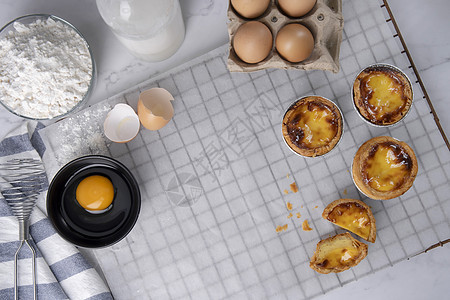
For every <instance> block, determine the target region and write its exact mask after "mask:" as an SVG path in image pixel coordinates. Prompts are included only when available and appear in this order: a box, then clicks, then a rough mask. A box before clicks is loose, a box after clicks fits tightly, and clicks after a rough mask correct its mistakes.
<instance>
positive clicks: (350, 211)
mask: <svg viewBox="0 0 450 300" xmlns="http://www.w3.org/2000/svg"><path fill="white" fill-rule="evenodd" d="M327 220H328V221H330V222H333V223H335V224H336V225H339V226H340V227H342V228H344V229H347V230H349V231H351V232H353V233H355V234H357V235H359V236H360V237H362V238H363V239H366V240H367V239H368V238H369V234H370V219H369V215H368V214H367V210H366V209H365V208H364V207H362V206H361V205H359V204H357V203H342V204H339V205H337V206H336V207H335V208H334V209H333V210H332V211H331V213H330V214H329V215H328V216H327Z"/></svg>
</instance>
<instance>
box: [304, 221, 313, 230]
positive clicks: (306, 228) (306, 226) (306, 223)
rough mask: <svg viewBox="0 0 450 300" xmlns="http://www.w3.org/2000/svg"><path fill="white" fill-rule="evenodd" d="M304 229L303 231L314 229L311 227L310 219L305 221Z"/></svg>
mask: <svg viewBox="0 0 450 300" xmlns="http://www.w3.org/2000/svg"><path fill="white" fill-rule="evenodd" d="M302 229H303V231H311V230H312V228H311V227H309V224H308V220H305V221H303V223H302Z"/></svg>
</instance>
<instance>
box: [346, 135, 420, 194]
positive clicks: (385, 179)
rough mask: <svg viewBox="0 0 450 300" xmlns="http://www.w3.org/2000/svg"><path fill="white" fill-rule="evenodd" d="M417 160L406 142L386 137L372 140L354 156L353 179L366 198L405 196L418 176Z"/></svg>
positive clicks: (363, 145)
mask: <svg viewBox="0 0 450 300" xmlns="http://www.w3.org/2000/svg"><path fill="white" fill-rule="evenodd" d="M417 171H418V165H417V158H416V155H415V154H414V151H413V149H412V148H411V147H410V146H409V145H408V144H407V143H405V142H402V141H399V140H397V139H394V138H392V137H389V136H379V137H375V138H372V139H370V140H368V141H367V142H365V143H364V144H362V146H361V147H359V149H358V151H357V152H356V154H355V157H354V159H353V165H352V177H353V181H354V183H355V185H356V187H357V188H358V189H359V190H360V191H361V192H362V193H363V194H365V195H366V196H367V197H370V198H372V199H376V200H388V199H392V198H395V197H398V196H400V195H403V194H404V193H406V191H408V190H409V188H411V186H412V185H413V183H414V179H415V178H416V176H417Z"/></svg>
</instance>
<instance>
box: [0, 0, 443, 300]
mask: <svg viewBox="0 0 450 300" xmlns="http://www.w3.org/2000/svg"><path fill="white" fill-rule="evenodd" d="M180 3H181V7H182V11H183V16H184V19H185V24H186V38H185V41H184V43H183V45H182V47H181V48H180V49H179V51H178V52H177V53H176V54H175V55H174V56H172V57H171V58H169V59H167V60H165V61H163V62H159V63H146V62H142V61H139V60H137V59H135V58H134V57H133V56H131V55H130V54H129V53H128V52H127V50H126V49H125V48H124V46H122V45H121V44H120V43H119V41H118V40H117V39H116V38H115V37H114V36H113V34H112V33H111V31H110V30H109V29H108V27H107V26H106V25H105V24H104V23H103V21H102V19H101V17H100V15H99V14H98V11H97V8H96V5H95V1H93V0H79V1H70V0H21V1H15V0H3V1H1V3H0V24H6V23H7V22H9V21H10V20H12V19H14V18H16V17H18V16H21V15H25V14H31V13H49V14H55V15H57V16H60V17H62V18H64V19H66V20H68V21H69V22H71V23H72V24H74V25H75V26H76V27H77V28H78V29H79V30H80V31H81V32H82V33H83V34H84V35H85V37H86V39H87V40H88V42H89V44H90V45H91V47H92V50H93V53H94V57H95V58H96V64H97V70H98V73H97V75H98V76H97V84H96V87H95V89H94V91H93V94H92V96H91V98H90V100H89V104H93V103H96V102H98V101H101V100H103V99H105V98H107V97H108V96H111V95H114V94H116V93H118V92H121V91H123V90H125V89H127V88H129V87H131V86H134V85H136V84H137V83H140V82H142V81H144V80H146V79H148V78H150V77H152V76H154V75H156V74H158V73H161V72H164V71H166V70H168V69H170V68H172V67H175V66H178V65H180V64H182V63H183V62H186V61H188V60H190V59H192V58H194V57H197V56H199V55H201V54H203V53H206V52H208V51H210V50H212V49H214V48H216V47H218V46H220V45H223V44H225V43H226V42H227V40H228V34H227V27H226V22H227V17H226V9H227V3H228V2H227V1H221V0H191V1H183V0H181V1H180ZM390 6H391V8H392V10H393V12H394V15H395V17H396V19H397V22H398V25H399V27H400V29H401V31H402V33H403V35H404V38H405V40H406V42H407V45H408V47H409V50H410V52H411V54H412V57H413V59H414V61H415V63H416V66H417V68H418V70H419V72H420V75H421V77H422V80H423V81H424V83H425V86H426V88H427V91H428V93H429V96H430V98H431V100H432V102H433V104H434V107H435V109H436V111H437V112H438V117H439V119H440V122H441V124H442V127H443V129H444V131H445V132H446V134H447V136H450V106H448V105H446V102H448V99H447V94H448V78H450V35H448V32H447V31H448V29H449V28H450V19H449V18H448V16H447V12H448V11H450V2H449V1H446V0H435V1H432V2H424V1H420V0H391V1H390ZM21 122H23V120H22V119H20V118H19V117H16V116H14V115H12V114H10V113H8V112H7V111H6V110H5V109H4V108H0V124H2V126H1V127H0V139H1V138H2V137H3V136H4V135H5V134H6V133H7V132H8V131H9V130H11V129H12V128H15V127H16V126H17V125H18V124H19V123H21ZM449 250H450V245H448V244H447V245H446V246H444V247H439V248H437V249H435V250H432V251H431V252H430V253H427V254H422V255H419V256H417V257H414V258H412V259H410V260H408V261H404V262H402V263H399V264H397V265H395V266H393V267H391V268H387V269H384V270H381V271H379V272H377V273H375V274H372V275H370V276H367V277H365V278H363V279H361V280H358V281H357V282H353V283H350V284H348V285H346V286H344V287H342V288H340V289H337V290H334V291H331V292H330V293H328V294H326V295H324V296H323V297H321V299H334V298H338V299H341V298H342V299H343V298H344V297H345V299H361V298H362V297H363V298H365V299H380V298H381V297H383V298H387V299H406V298H407V299H433V298H438V299H439V298H442V295H446V294H448V293H449V292H450V285H449V284H448V283H449V282H450V272H448V270H449V268H450V251H449Z"/></svg>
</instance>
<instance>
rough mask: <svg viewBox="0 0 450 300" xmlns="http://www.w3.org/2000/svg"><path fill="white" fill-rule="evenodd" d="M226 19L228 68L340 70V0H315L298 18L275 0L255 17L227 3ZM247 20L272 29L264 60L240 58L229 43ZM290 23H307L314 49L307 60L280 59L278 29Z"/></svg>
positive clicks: (244, 69)
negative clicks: (247, 61)
mask: <svg viewBox="0 0 450 300" xmlns="http://www.w3.org/2000/svg"><path fill="white" fill-rule="evenodd" d="M228 19H229V22H228V34H229V38H230V45H229V56H228V64H227V67H228V70H229V71H230V72H253V71H258V70H263V69H268V68H279V69H300V70H327V71H331V72H333V73H337V72H339V50H340V46H341V42H342V30H343V28H344V18H343V16H342V0H328V1H327V0H317V2H316V4H315V5H314V7H313V9H312V10H311V11H310V12H309V13H308V14H306V15H305V16H303V17H300V18H292V17H288V16H287V15H285V14H284V13H283V12H282V10H281V9H280V8H279V7H278V4H277V1H276V0H271V2H270V4H269V7H268V8H267V10H266V11H265V12H264V14H262V15H261V16H259V17H257V18H254V19H247V18H244V17H242V16H240V15H239V14H238V13H237V12H236V11H235V10H234V8H233V7H232V5H231V3H229V5H228ZM248 21H260V22H261V23H263V24H265V25H266V26H267V27H268V28H269V29H270V31H271V32H272V38H273V39H272V41H273V45H272V51H271V52H270V54H269V55H268V56H267V57H266V58H265V59H264V60H263V61H261V62H259V63H256V64H249V63H246V62H244V61H242V60H241V59H240V58H239V57H238V56H237V54H236V52H235V51H234V49H233V47H232V42H233V37H234V35H235V33H236V31H237V29H238V28H239V27H240V26H241V25H242V24H244V23H245V22H248ZM289 23H299V24H302V25H304V26H306V27H307V28H308V29H309V30H310V31H311V33H312V35H313V36H314V50H313V52H312V53H311V55H310V56H309V57H308V58H307V59H306V60H304V61H301V62H299V63H291V62H289V61H287V60H285V59H283V58H282V57H281V56H280V54H279V53H278V52H277V50H276V48H275V38H276V35H277V32H278V31H279V30H280V29H281V28H282V27H283V26H285V25H286V24H289Z"/></svg>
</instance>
